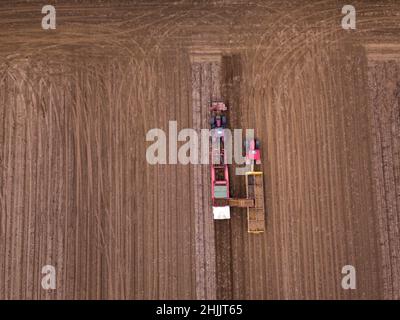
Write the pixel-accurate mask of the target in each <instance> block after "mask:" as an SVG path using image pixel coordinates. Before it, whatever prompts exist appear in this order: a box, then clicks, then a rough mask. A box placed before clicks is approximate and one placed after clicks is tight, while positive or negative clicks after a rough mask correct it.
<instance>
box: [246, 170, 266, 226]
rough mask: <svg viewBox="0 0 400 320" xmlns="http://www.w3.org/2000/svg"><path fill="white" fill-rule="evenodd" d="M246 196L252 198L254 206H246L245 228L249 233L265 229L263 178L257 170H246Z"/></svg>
mask: <svg viewBox="0 0 400 320" xmlns="http://www.w3.org/2000/svg"><path fill="white" fill-rule="evenodd" d="M246 193H247V198H250V199H254V207H248V208H247V229H248V232H250V233H261V232H264V231H265V208H264V179H263V173H262V172H259V171H250V172H246Z"/></svg>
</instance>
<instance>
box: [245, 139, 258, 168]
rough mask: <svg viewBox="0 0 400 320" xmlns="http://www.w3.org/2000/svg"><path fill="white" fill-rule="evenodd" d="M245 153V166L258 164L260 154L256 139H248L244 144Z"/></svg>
mask: <svg viewBox="0 0 400 320" xmlns="http://www.w3.org/2000/svg"><path fill="white" fill-rule="evenodd" d="M244 147H245V152H246V164H251V165H255V164H260V163H261V154H260V141H259V140H258V139H250V140H246V141H245V142H244Z"/></svg>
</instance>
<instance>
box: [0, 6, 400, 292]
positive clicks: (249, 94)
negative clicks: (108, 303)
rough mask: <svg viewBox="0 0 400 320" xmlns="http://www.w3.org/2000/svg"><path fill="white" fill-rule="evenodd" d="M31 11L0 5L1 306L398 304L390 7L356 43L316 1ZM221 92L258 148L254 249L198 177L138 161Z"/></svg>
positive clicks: (394, 19) (360, 21)
mask: <svg viewBox="0 0 400 320" xmlns="http://www.w3.org/2000/svg"><path fill="white" fill-rule="evenodd" d="M41 5H42V3H41V2H39V1H29V2H28V1H2V2H1V4H0V121H1V123H2V126H1V129H0V147H1V148H0V298H1V299H88V298H90V299H195V298H198V299H204V298H208V299H214V298H222V299H371V298H378V299H379V298H387V299H399V292H400V278H399V274H400V269H399V268H400V261H399V256H400V252H399V250H400V243H399V228H400V226H399V219H400V216H399V204H400V200H399V199H400V193H399V177H400V175H399V166H400V163H399V150H400V149H399V148H400V136H399V125H400V123H399V121H400V120H399V83H400V73H399V72H400V67H399V61H400V59H399V57H400V54H399V52H400V50H399V44H400V38H399V34H400V18H399V15H398V12H399V10H400V4H399V3H398V1H356V2H354V3H353V5H354V6H355V7H356V10H357V29H356V30H350V31H349V30H347V31H346V30H343V29H342V28H341V25H340V22H341V19H342V14H341V8H342V4H339V3H338V2H337V1H328V0H326V1H318V2H315V1H287V2H285V1H273V0H271V1H252V2H251V3H249V2H246V1H224V2H211V1H210V2H203V1H202V2H201V3H199V2H196V3H194V2H190V1H187V2H186V1H180V2H161V1H160V2H157V1H145V2H143V1H141V2H138V3H133V2H132V1H123V0H119V1H94V0H93V1H63V2H62V3H60V4H57V5H56V9H57V29H56V30H47V31H45V30H42V29H41V19H42V17H43V15H42V14H41V10H40V8H41ZM199 55H200V56H202V59H200V60H196V59H195V60H193V57H194V56H197V57H198V56H199ZM209 56H211V57H212V58H211V60H210V59H209ZM215 56H219V57H220V58H219V60H218V59H217V60H215ZM219 97H222V98H223V99H224V100H225V101H226V102H227V104H228V105H229V106H230V111H229V121H230V127H232V128H243V129H245V128H254V129H255V131H256V135H257V136H258V137H259V138H260V140H261V142H262V159H263V163H262V169H263V171H264V173H265V174H264V186H265V188H266V189H265V199H266V203H265V207H266V208H267V217H266V232H265V233H263V234H261V235H251V234H248V233H247V226H246V223H247V222H246V215H245V210H243V209H233V210H232V219H231V220H229V221H215V222H214V221H213V220H212V217H211V210H210V193H209V183H210V181H209V168H208V167H207V166H205V165H182V164H158V165H151V164H149V163H148V162H147V161H146V148H147V147H148V146H149V145H150V144H151V143H150V142H146V133H147V132H148V131H149V130H150V129H153V128H161V129H164V130H165V131H166V132H168V122H169V121H172V120H176V121H177V123H178V130H179V129H183V128H194V129H196V130H199V129H201V128H204V127H207V126H208V119H207V117H208V114H207V103H208V100H209V99H212V98H219ZM167 139H168V136H167ZM180 144H181V143H179V144H178V145H180ZM169 146H170V147H171V145H170V144H169ZM231 180H232V188H231V193H232V194H233V195H235V196H244V194H245V186H244V179H243V177H237V176H235V175H234V174H233V170H231ZM47 264H50V265H54V266H55V267H56V270H57V289H56V290H50V291H46V290H43V289H42V287H41V280H42V277H43V275H42V274H41V270H42V267H43V266H44V265H47ZM345 265H353V266H354V267H355V268H356V272H357V289H356V290H343V289H342V287H341V280H342V277H343V275H342V273H341V271H342V267H343V266H345Z"/></svg>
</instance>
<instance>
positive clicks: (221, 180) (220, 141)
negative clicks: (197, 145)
mask: <svg viewBox="0 0 400 320" xmlns="http://www.w3.org/2000/svg"><path fill="white" fill-rule="evenodd" d="M226 111H227V108H226V105H225V103H223V102H212V103H211V107H210V112H211V118H210V125H211V129H212V130H211V197H212V206H213V214H214V219H229V218H230V209H229V205H227V203H226V202H224V200H228V199H229V171H228V164H227V161H226V154H225V135H224V129H225V128H226V124H227V121H226V114H225V113H226Z"/></svg>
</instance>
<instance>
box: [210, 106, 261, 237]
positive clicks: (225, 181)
mask: <svg viewBox="0 0 400 320" xmlns="http://www.w3.org/2000/svg"><path fill="white" fill-rule="evenodd" d="M210 113H211V116H210V126H211V129H212V130H211V146H210V148H211V198H212V210H213V216H214V219H216V220H221V219H230V208H231V207H240V208H247V222H248V232H250V233H260V232H264V230H265V218H264V217H265V208H264V184H263V173H262V172H261V171H256V170H255V166H258V165H260V164H261V153H260V141H259V140H257V139H250V140H246V141H245V142H244V149H245V153H246V165H247V168H249V170H248V171H247V172H246V173H245V177H246V198H234V197H231V195H230V191H229V183H230V182H229V163H228V161H227V160H228V159H227V154H226V152H225V151H226V150H225V143H226V136H225V128H226V127H227V107H226V105H225V103H223V102H219V101H218V102H211V106H210Z"/></svg>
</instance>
